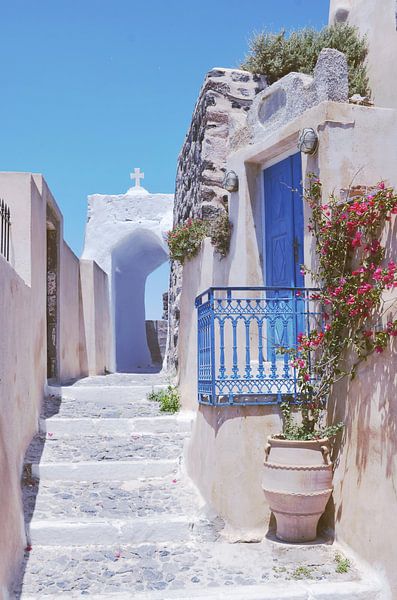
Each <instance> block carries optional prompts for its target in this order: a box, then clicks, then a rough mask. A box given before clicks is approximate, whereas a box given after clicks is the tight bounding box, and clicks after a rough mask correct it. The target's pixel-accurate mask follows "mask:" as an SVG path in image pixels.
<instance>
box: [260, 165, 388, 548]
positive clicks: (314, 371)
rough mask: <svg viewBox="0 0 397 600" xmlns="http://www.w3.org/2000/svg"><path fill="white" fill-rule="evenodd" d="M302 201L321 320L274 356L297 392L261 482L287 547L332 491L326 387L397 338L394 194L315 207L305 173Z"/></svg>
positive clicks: (310, 528)
mask: <svg viewBox="0 0 397 600" xmlns="http://www.w3.org/2000/svg"><path fill="white" fill-rule="evenodd" d="M305 199H306V201H307V202H308V204H309V206H310V208H311V214H312V216H311V219H310V224H309V230H310V231H311V233H312V235H313V236H314V240H315V246H316V255H317V256H316V258H317V268H316V270H315V272H313V271H310V273H311V276H312V278H313V280H314V281H315V282H316V283H317V285H318V286H319V292H318V293H314V294H312V296H311V300H312V301H313V302H319V303H320V305H321V314H322V318H321V322H319V323H317V326H315V327H314V328H312V330H311V331H310V332H305V333H303V332H302V333H299V335H298V337H297V343H296V347H294V348H279V349H278V351H279V352H281V353H289V354H290V355H291V365H292V367H293V369H294V371H295V376H296V381H297V390H298V393H297V397H296V398H295V399H290V398H286V399H285V400H284V401H283V403H282V404H281V411H282V415H283V423H284V427H283V432H282V433H281V434H279V435H274V436H271V437H270V438H269V439H268V445H267V448H266V451H265V462H264V478H263V489H264V492H265V496H266V498H267V500H268V503H269V506H270V508H271V510H272V511H273V513H274V515H275V517H276V521H277V533H276V535H277V537H278V538H280V539H282V540H285V541H289V542H304V541H309V540H313V539H314V538H315V537H316V529H317V524H318V521H319V518H320V516H321V514H322V513H323V512H324V510H325V506H326V504H327V501H328V499H329V497H330V495H331V493H332V470H333V466H332V462H331V460H330V455H331V441H332V438H333V437H334V436H335V435H336V434H337V433H338V432H339V431H340V430H341V429H342V427H343V424H342V423H337V424H331V425H330V424H328V423H327V412H326V406H327V401H328V398H329V396H330V394H331V392H332V389H333V386H334V384H335V383H336V382H337V381H339V380H340V379H342V378H344V377H351V378H354V377H355V374H356V370H357V367H358V365H359V364H360V363H361V362H362V361H363V360H366V359H367V358H368V356H369V355H371V354H373V353H379V354H380V353H382V352H383V351H384V349H385V348H386V347H387V345H388V342H389V340H390V338H391V337H394V336H396V335H397V319H396V318H394V314H393V307H394V304H395V300H394V299H393V298H388V299H387V304H385V294H384V292H385V291H387V290H389V291H390V290H392V289H393V288H395V287H397V267H396V265H395V263H394V261H393V260H391V259H390V257H387V254H386V249H385V246H384V245H383V244H382V240H384V239H385V238H384V236H383V233H384V228H385V225H386V223H387V222H389V221H390V220H391V218H392V215H393V214H397V195H396V193H395V192H394V190H393V189H392V188H389V187H386V186H385V184H384V182H380V183H379V184H378V185H377V186H375V187H372V188H363V187H355V188H350V189H349V190H347V191H345V192H344V193H343V197H342V198H337V197H335V196H334V195H332V196H331V197H330V199H329V202H328V203H327V204H322V190H321V183H320V181H319V180H318V179H317V178H316V177H315V176H313V175H311V176H310V177H309V185H308V188H307V190H306V195H305ZM302 271H303V273H307V272H309V269H308V268H307V267H305V266H302ZM386 308H387V314H388V315H389V316H388V318H385V315H386ZM390 315H393V316H390Z"/></svg>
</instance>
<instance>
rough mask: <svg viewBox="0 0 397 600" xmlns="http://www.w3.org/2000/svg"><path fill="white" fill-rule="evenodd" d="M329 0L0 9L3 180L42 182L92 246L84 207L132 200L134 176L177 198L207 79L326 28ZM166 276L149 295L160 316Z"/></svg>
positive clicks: (64, 3)
mask: <svg viewBox="0 0 397 600" xmlns="http://www.w3.org/2000/svg"><path fill="white" fill-rule="evenodd" d="M328 5H329V3H328V0H198V1H196V2H193V1H191V0H185V1H181V0H166V1H164V0H145V1H135V0H12V1H8V2H6V1H4V2H2V3H1V12H0V14H1V20H2V32H1V36H0V89H1V94H0V108H1V110H0V132H1V136H0V137H1V143H0V170H2V171H33V172H41V173H43V174H44V176H45V178H46V180H47V182H48V184H49V186H50V188H51V190H52V192H53V194H54V196H55V198H56V200H57V202H58V204H59V206H60V208H61V210H62V212H63V214H64V218H65V238H66V241H67V242H68V243H69V244H70V246H71V247H72V249H73V250H74V251H75V252H76V254H78V255H80V253H81V250H82V245H83V235H84V226H85V219H86V197H87V195H88V194H92V193H114V194H118V193H123V192H124V191H126V190H127V188H128V187H129V186H130V180H129V173H130V172H131V170H132V169H133V167H140V168H141V169H142V170H143V171H144V172H145V180H144V182H143V185H144V186H145V187H146V188H147V189H149V190H150V191H151V192H167V193H172V192H173V191H174V182H175V170H176V160H177V156H178V152H179V150H180V148H181V145H182V143H183V139H184V135H185V133H186V131H187V128H188V126H189V122H190V118H191V114H192V110H193V107H194V104H195V101H196V98H197V94H198V92H199V89H200V87H201V84H202V82H203V78H204V76H205V74H206V72H207V71H209V70H210V69H211V68H212V67H214V66H222V67H234V66H237V65H238V64H239V62H240V61H241V60H242V59H243V58H244V55H245V54H246V51H247V48H248V40H249V39H250V37H251V35H252V34H253V32H255V31H256V32H257V31H261V30H262V29H265V28H267V29H271V30H279V29H280V28H285V29H287V30H289V29H293V28H297V27H302V26H305V25H312V26H314V27H322V26H323V25H325V24H326V22H327V18H328ZM166 271H167V269H166V267H163V268H162V269H160V271H159V272H158V273H156V274H155V275H154V276H153V277H151V281H150V283H149V284H148V290H147V308H148V311H147V312H148V317H149V318H153V317H158V316H159V312H160V291H162V290H163V288H164V289H165V288H166V277H167V275H166Z"/></svg>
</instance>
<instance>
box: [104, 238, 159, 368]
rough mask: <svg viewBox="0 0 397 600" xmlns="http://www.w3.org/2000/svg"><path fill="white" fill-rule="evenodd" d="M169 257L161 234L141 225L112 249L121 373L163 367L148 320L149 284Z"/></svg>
mask: <svg viewBox="0 0 397 600" xmlns="http://www.w3.org/2000/svg"><path fill="white" fill-rule="evenodd" d="M166 260H168V254H167V252H166V250H165V246H164V244H162V242H161V240H160V238H159V237H158V236H157V235H156V234H155V233H153V232H152V231H148V230H145V229H138V230H135V231H133V232H132V233H130V234H129V235H127V236H126V237H125V238H124V239H122V240H121V241H120V242H119V243H118V244H117V245H116V246H115V247H114V249H113V251H112V281H113V285H112V288H113V289H112V297H113V299H112V305H113V324H114V339H115V355H116V370H117V371H118V372H121V373H136V372H153V371H156V370H157V371H159V370H160V369H161V365H155V364H153V361H152V357H151V353H150V350H149V347H148V343H147V336H146V324H145V285H146V279H147V277H148V275H150V273H152V271H154V270H155V269H157V268H158V267H159V266H160V265H162V264H163V263H164V262H166Z"/></svg>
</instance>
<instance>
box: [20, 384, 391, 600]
mask: <svg viewBox="0 0 397 600" xmlns="http://www.w3.org/2000/svg"><path fill="white" fill-rule="evenodd" d="M161 385H164V381H163V380H162V379H161V377H160V376H159V375H146V376H144V375H121V374H119V375H110V376H107V377H96V378H87V379H86V380H82V381H80V382H78V383H77V384H74V385H72V386H69V387H63V388H59V392H58V393H59V397H58V396H55V395H53V396H50V397H49V398H48V399H47V401H46V404H45V407H44V410H43V417H42V419H41V426H40V433H39V434H38V435H37V436H36V437H35V438H34V440H33V441H32V444H31V446H30V447H29V449H28V452H27V454H26V460H25V469H24V479H23V498H24V509H25V521H26V529H27V535H28V546H27V548H26V550H25V555H24V560H23V564H22V568H21V572H20V575H19V577H18V579H17V581H16V583H15V587H14V590H13V597H14V598H17V599H23V600H33V599H40V598H43V600H46V599H47V600H50V599H52V598H59V597H61V598H63V599H65V598H71V599H72V598H81V597H83V596H88V597H89V598H90V599H91V600H93V599H95V600H100V599H101V600H108V599H111V598H114V599H118V600H123V599H125V600H127V599H136V600H167V599H170V600H171V599H175V600H187V599H190V598H200V599H202V600H204V599H206V600H215V599H217V600H222V599H227V600H233V599H235V600H237V599H238V600H249V599H251V598H252V599H253V600H254V599H257V600H270V599H274V600H278V599H287V598H289V599H291V600H309V599H311V600H315V599H320V598H321V599H322V600H325V599H327V600H332V599H337V598H341V599H342V598H343V599H345V600H348V599H349V600H351V599H357V600H381V598H383V596H382V594H381V592H380V591H379V587H378V585H377V584H376V583H375V581H372V582H371V581H370V580H369V579H368V576H367V575H366V574H365V573H363V572H362V571H361V570H360V569H359V568H358V567H357V566H356V565H355V564H354V562H352V564H351V566H350V568H349V569H348V572H347V573H337V572H336V562H335V552H336V550H335V547H334V546H333V545H331V544H330V543H321V544H307V545H296V546H292V545H287V544H281V543H279V542H276V541H274V540H271V539H269V540H265V541H264V542H262V543H257V544H230V543H227V542H226V541H225V539H224V538H223V536H222V529H223V523H222V521H221V519H219V518H215V519H209V518H208V517H206V515H205V511H204V509H203V507H202V502H201V499H200V498H199V496H198V495H197V493H196V491H195V489H194V488H193V486H192V485H191V484H190V482H189V481H188V480H187V478H186V476H184V475H183V469H181V456H182V453H183V445H184V443H185V441H186V440H187V436H188V435H189V431H190V427H191V423H190V420H189V418H188V417H187V416H186V417H184V416H183V414H182V415H176V416H175V415H164V414H161V413H160V412H159V410H158V406H157V404H156V403H154V402H150V401H148V400H147V399H146V395H147V393H148V392H149V391H151V390H152V388H153V387H154V388H156V387H158V386H161Z"/></svg>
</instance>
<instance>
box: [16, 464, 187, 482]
mask: <svg viewBox="0 0 397 600" xmlns="http://www.w3.org/2000/svg"><path fill="white" fill-rule="evenodd" d="M178 465H179V460H178V459H165V460H145V459H141V460H129V461H112V460H106V461H95V462H92V461H85V462H84V461H80V462H76V463H71V462H52V463H47V462H40V463H32V464H28V465H26V466H27V467H28V469H29V470H30V472H31V475H32V477H33V478H36V479H40V480H52V481H54V480H63V481H132V480H136V479H139V478H153V477H165V476H167V475H171V474H172V473H174V472H175V470H176V469H177V467H178Z"/></svg>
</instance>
